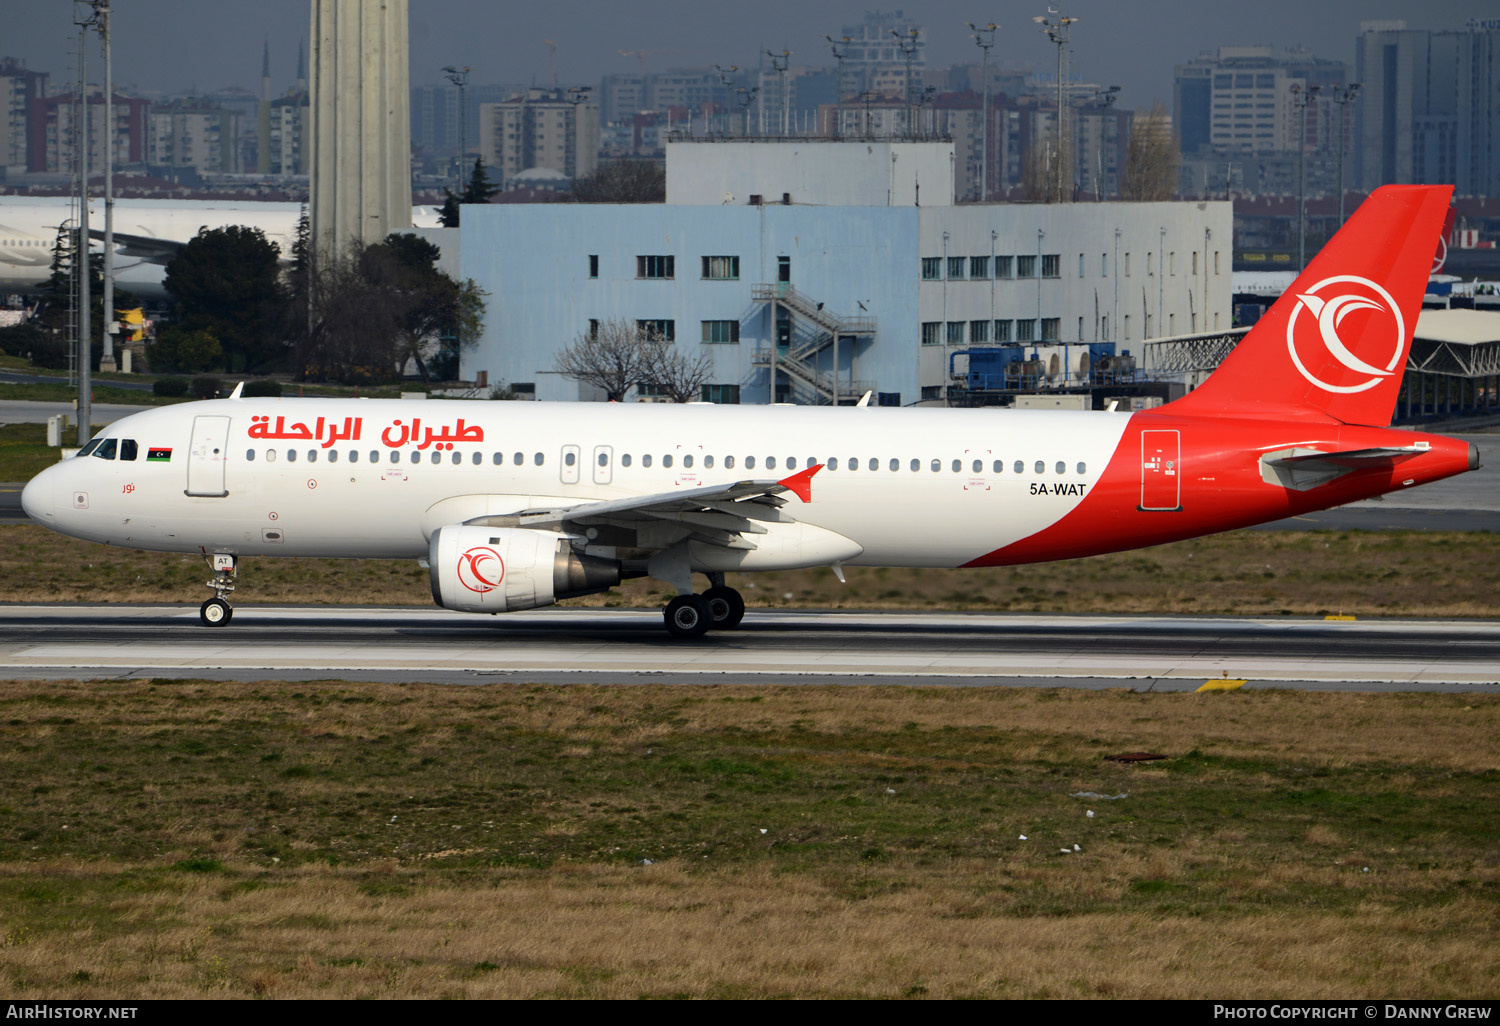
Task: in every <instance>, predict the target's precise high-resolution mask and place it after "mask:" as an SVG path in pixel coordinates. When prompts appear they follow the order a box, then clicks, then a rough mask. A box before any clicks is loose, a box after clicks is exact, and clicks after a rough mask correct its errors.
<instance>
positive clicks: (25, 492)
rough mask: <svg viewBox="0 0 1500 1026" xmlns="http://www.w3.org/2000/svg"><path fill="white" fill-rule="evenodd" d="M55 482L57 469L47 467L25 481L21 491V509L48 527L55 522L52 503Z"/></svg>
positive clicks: (55, 508)
mask: <svg viewBox="0 0 1500 1026" xmlns="http://www.w3.org/2000/svg"><path fill="white" fill-rule="evenodd" d="M56 482H57V468H56V467H48V468H47V469H46V470H44V471H42V472H41V473H40V474H38V475H37V476H36V477H33V478H32V479H31V480H30V481H27V482H26V487H25V488H22V489H21V508H22V509H24V510H25V511H26V515H27V516H28V517H30V518H31V519H32V520H35V521H36V522H37V523H39V524H49V525H50V524H53V523H56V522H57V507H56V503H55V502H54V501H53V493H54V492H55V491H56Z"/></svg>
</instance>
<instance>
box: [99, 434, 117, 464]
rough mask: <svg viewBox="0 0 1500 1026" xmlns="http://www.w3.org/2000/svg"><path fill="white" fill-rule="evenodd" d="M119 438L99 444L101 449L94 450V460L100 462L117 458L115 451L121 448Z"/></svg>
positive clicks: (109, 439) (108, 439)
mask: <svg viewBox="0 0 1500 1026" xmlns="http://www.w3.org/2000/svg"><path fill="white" fill-rule="evenodd" d="M119 445H120V440H119V439H118V438H106V439H104V441H102V442H100V443H99V448H97V449H95V450H94V458H95V459H100V460H112V459H114V458H115V450H116V449H118V448H119Z"/></svg>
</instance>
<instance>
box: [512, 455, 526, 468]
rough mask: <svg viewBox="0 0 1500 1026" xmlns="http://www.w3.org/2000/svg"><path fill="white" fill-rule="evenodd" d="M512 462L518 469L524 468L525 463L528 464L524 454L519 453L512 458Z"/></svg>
mask: <svg viewBox="0 0 1500 1026" xmlns="http://www.w3.org/2000/svg"><path fill="white" fill-rule="evenodd" d="M511 462H512V463H514V464H515V465H516V466H518V467H520V466H524V465H525V463H526V457H525V455H524V454H522V453H519V452H518V453H516V454H515V455H514V456H512V457H511Z"/></svg>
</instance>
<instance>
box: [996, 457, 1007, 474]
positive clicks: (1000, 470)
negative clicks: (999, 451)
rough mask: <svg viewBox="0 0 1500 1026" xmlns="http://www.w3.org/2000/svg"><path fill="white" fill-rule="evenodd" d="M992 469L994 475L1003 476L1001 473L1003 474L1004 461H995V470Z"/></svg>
mask: <svg viewBox="0 0 1500 1026" xmlns="http://www.w3.org/2000/svg"><path fill="white" fill-rule="evenodd" d="M994 469H995V473H997V474H1003V473H1005V461H1004V460H996V461H995V468H994Z"/></svg>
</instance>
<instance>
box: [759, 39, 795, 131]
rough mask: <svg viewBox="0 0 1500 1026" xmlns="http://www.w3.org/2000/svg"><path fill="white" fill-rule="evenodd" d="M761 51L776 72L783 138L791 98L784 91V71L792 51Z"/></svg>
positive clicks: (787, 66)
mask: <svg viewBox="0 0 1500 1026" xmlns="http://www.w3.org/2000/svg"><path fill="white" fill-rule="evenodd" d="M763 52H764V53H765V55H766V56H767V57H769V58H771V67H772V68H773V69H774V70H775V72H776V87H777V88H778V89H779V90H781V136H782V138H785V137H786V135H787V120H788V118H789V116H790V114H791V98H790V97H789V96H787V92H786V72H787V68H789V67H790V66H791V58H792V51H790V50H782V51H781V52H780V53H775V52H773V51H771V50H765V51H763Z"/></svg>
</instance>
